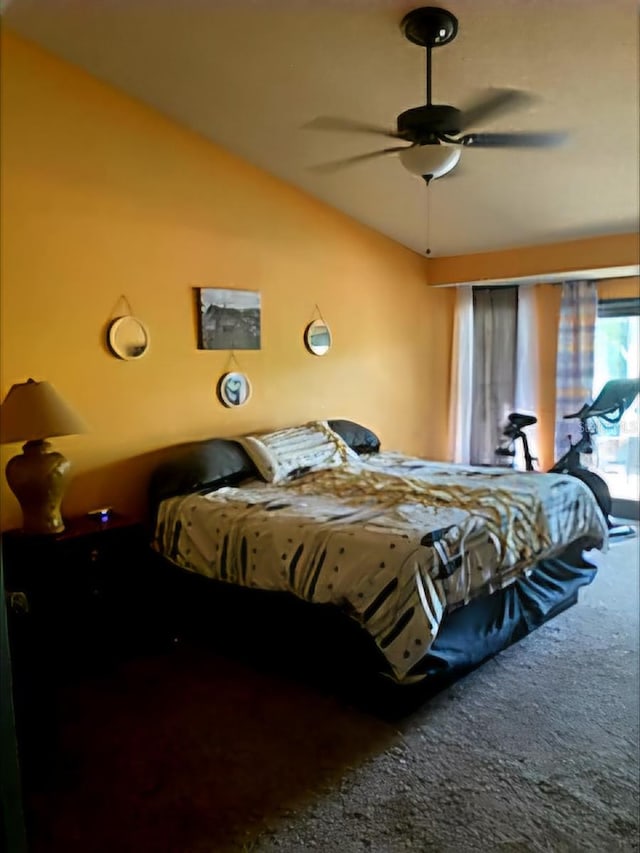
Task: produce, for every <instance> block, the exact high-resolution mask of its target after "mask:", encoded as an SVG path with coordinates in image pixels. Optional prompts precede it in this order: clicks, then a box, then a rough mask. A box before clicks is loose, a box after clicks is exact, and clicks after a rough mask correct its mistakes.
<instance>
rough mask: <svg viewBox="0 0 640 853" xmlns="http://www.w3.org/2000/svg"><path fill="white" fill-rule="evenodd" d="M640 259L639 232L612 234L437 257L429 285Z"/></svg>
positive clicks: (593, 267) (615, 264) (628, 263)
mask: <svg viewBox="0 0 640 853" xmlns="http://www.w3.org/2000/svg"><path fill="white" fill-rule="evenodd" d="M639 259H640V235H639V234H637V233H633V234H610V235H607V236H603V237H590V238H588V239H584V240H569V241H564V242H560V243H549V244H547V245H544V246H525V247H521V248H519V249H504V250H502V251H498V252H481V253H478V254H474V255H452V256H449V257H443V258H433V260H431V261H430V262H429V284H432V285H438V284H440V285H441V284H459V283H462V282H465V281H496V280H500V279H513V278H520V277H523V276H537V275H539V276H542V275H549V274H552V273H563V272H571V273H574V272H579V271H580V270H597V269H603V268H606V267H619V266H632V265H636V264H637V263H638V261H639ZM574 277H575V276H574Z"/></svg>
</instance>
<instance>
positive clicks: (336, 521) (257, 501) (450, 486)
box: [149, 420, 607, 686]
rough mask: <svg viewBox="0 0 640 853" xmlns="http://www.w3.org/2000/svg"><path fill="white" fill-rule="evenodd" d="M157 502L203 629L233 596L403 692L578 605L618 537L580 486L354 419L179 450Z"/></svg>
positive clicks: (240, 619) (256, 628)
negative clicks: (428, 451) (600, 552)
mask: <svg viewBox="0 0 640 853" xmlns="http://www.w3.org/2000/svg"><path fill="white" fill-rule="evenodd" d="M149 500H150V510H151V519H152V524H151V531H152V548H153V550H154V551H155V552H156V554H157V555H158V556H159V558H160V559H161V561H162V562H163V563H164V564H165V565H169V566H171V567H172V569H173V570H175V572H176V573H177V574H178V575H180V576H181V577H183V578H184V577H186V576H190V577H192V578H193V577H197V578H198V581H197V583H196V584H195V585H194V586H193V587H192V589H191V592H190V593H187V594H186V597H185V596H183V598H182V602H183V605H184V607H185V608H186V614H187V615H186V622H187V623H189V622H191V623H192V624H195V622H196V621H200V622H201V623H204V624H206V623H207V622H208V621H211V622H213V621H215V622H216V624H218V623H219V620H220V618H221V617H220V609H218V611H217V615H216V616H215V619H214V617H213V611H212V610H211V609H210V608H211V605H210V604H207V603H206V602H207V601H209V602H211V601H218V603H219V602H220V601H224V602H225V603H224V605H223V608H222V609H223V611H224V613H225V615H226V618H227V621H226V622H225V629H224V630H225V632H227V631H228V630H229V624H230V623H231V624H232V625H233V626H234V628H235V630H236V631H237V632H238V634H239V635H243V636H245V635H247V634H248V633H251V632H253V634H254V636H253V640H252V644H253V646H255V645H256V643H258V644H262V643H263V642H265V643H266V642H267V640H268V639H269V637H270V635H272V634H276V633H277V634H278V635H279V636H280V640H281V641H280V649H282V648H284V647H286V646H287V644H289V645H291V646H296V647H298V648H300V646H301V645H302V647H303V649H302V660H303V661H306V662H307V664H308V661H309V660H310V657H308V656H307V654H306V649H305V643H306V644H309V643H310V640H309V638H308V637H306V638H304V637H303V636H302V633H303V632H302V631H301V628H302V627H303V626H304V628H305V629H306V633H307V634H308V633H309V632H311V633H312V635H313V638H314V640H315V643H316V646H319V647H320V648H321V649H323V648H324V649H329V648H330V647H333V649H334V653H336V654H337V656H338V657H339V658H341V659H342V662H343V663H344V662H345V661H348V664H347V667H348V669H350V671H351V675H352V676H353V677H354V678H355V677H356V676H357V674H358V672H359V671H360V669H361V668H362V671H364V670H365V669H366V670H367V671H369V670H371V669H373V670H375V671H376V673H377V674H379V675H380V676H381V677H382V678H384V679H386V680H387V681H388V682H392V683H393V684H394V685H400V686H406V685H414V684H418V683H420V684H424V683H425V682H430V683H436V682H441V681H443V680H445V681H449V680H451V678H452V677H457V676H458V675H459V674H461V673H463V672H467V671H468V670H469V669H471V668H473V667H475V666H476V665H478V664H479V663H481V662H482V661H483V660H485V659H487V658H488V657H490V656H492V655H494V654H496V653H497V652H498V651H500V650H501V649H503V648H505V647H506V646H508V645H509V644H511V643H513V642H515V641H516V640H518V639H520V638H522V637H523V636H525V635H526V634H528V633H530V632H531V631H533V630H534V629H536V628H537V627H539V626H540V625H542V624H543V623H544V622H546V621H547V620H548V619H550V618H552V617H553V616H555V615H557V614H558V613H560V612H562V611H563V610H564V609H566V608H567V607H569V606H571V605H573V604H575V603H576V601H577V595H578V590H579V589H580V587H581V586H583V585H585V584H588V583H590V582H591V581H592V580H593V577H594V576H595V573H596V566H595V561H593V560H591V559H590V554H589V552H590V551H591V550H592V549H603V548H606V545H607V524H606V521H605V519H604V516H603V515H602V513H601V511H600V509H599V507H598V504H597V502H596V501H595V499H594V497H593V495H592V493H591V492H590V491H589V489H588V488H587V487H586V486H585V485H584V483H582V482H581V481H580V480H578V479H576V478H573V477H570V476H566V475H561V474H538V473H525V472H519V471H515V470H512V469H506V468H500V467H497V468H487V467H472V466H459V465H451V464H443V463H437V462H432V461H428V460H425V459H421V458H417V457H413V456H410V455H406V454H402V453H398V452H393V451H385V450H383V449H381V446H380V441H379V439H378V437H377V436H376V435H375V433H374V432H373V431H371V430H370V429H368V428H366V427H364V426H362V425H360V424H358V423H355V422H353V421H349V420H328V421H313V422H310V423H308V424H303V425H301V426H296V427H291V428H289V429H282V430H276V431H273V432H271V433H265V434H262V435H245V436H239V437H237V438H235V439H223V438H213V439H209V440H205V441H199V442H192V443H189V444H187V445H183V446H180V447H177V448H175V449H173V450H172V451H171V453H169V455H168V457H167V458H166V459H165V460H164V461H163V462H162V464H160V465H159V466H158V467H157V468H156V470H155V471H154V472H153V474H152V477H151V481H150V488H149ZM229 590H233V591H234V593H233V595H232V603H231V604H229V603H228V601H227V599H225V593H226V592H228V591H229ZM176 600H177V599H176ZM283 601H284V602H285V606H284V611H283V609H282V602H283ZM229 607H231V608H232V617H230V616H229V614H230V610H229ZM296 607H297V608H298V611H297V612H298V613H301V614H302V615H301V616H300V617H299V618H298V621H297V622H296V621H295V618H294V620H293V622H292V623H291V625H294V624H295V628H293V627H291V626H289V627H284V626H285V625H286V618H287V616H286V613H285V611H286V610H287V608H289V609H290V610H291V611H292V612H296ZM319 613H325V614H330V617H329V618H328V619H326V620H325V622H324V623H323V621H322V619H319V620H318V619H317V618H316V616H317V615H318V614H319ZM195 614H198V616H197V618H196V615H195ZM283 620H285V621H283ZM337 626H342V627H344V626H347V627H346V633H345V634H344V636H343V634H341V633H340V630H338V627H337ZM256 632H257V636H256ZM337 637H340V639H339V641H337V640H336V638H337ZM354 638H355V639H354ZM336 643H337V650H336ZM356 648H357V653H355V652H354V650H355V649H356ZM272 653H273V652H272ZM303 665H304V664H303Z"/></svg>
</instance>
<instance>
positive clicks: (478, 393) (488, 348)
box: [470, 287, 518, 465]
mask: <svg viewBox="0 0 640 853" xmlns="http://www.w3.org/2000/svg"><path fill="white" fill-rule="evenodd" d="M517 313H518V288H517V287H496V288H486V289H477V290H474V293H473V401H472V407H471V425H472V429H471V446H470V461H471V464H472V465H493V464H495V463H496V456H495V449H496V447H497V446H498V444H499V443H500V440H501V438H502V429H503V426H504V424H505V423H506V420H507V415H508V414H509V412H511V411H513V406H514V398H515V386H516V333H517Z"/></svg>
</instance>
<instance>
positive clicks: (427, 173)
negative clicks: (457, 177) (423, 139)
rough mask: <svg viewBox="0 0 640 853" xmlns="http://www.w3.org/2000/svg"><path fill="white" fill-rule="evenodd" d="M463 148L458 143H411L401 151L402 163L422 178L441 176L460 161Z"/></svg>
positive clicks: (409, 170)
mask: <svg viewBox="0 0 640 853" xmlns="http://www.w3.org/2000/svg"><path fill="white" fill-rule="evenodd" d="M461 153H462V149H461V148H460V147H459V146H457V145H446V144H443V143H430V144H428V145H411V146H410V147H409V148H404V149H403V150H402V151H400V152H399V157H400V160H401V161H402V165H403V166H404V167H405V169H406V170H407V171H408V172H411V174H412V175H417V176H418V177H420V178H426V177H430V178H441V177H442V176H443V175H446V174H448V173H449V172H450V171H451V170H452V169H454V168H455V166H456V165H457V163H458V160H459V159H460V154H461Z"/></svg>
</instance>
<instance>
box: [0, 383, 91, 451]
mask: <svg viewBox="0 0 640 853" xmlns="http://www.w3.org/2000/svg"><path fill="white" fill-rule="evenodd" d="M86 431H87V427H86V424H85V423H84V421H83V420H82V418H81V417H80V416H79V415H78V414H76V413H75V412H74V411H73V409H72V408H71V407H70V406H69V405H68V404H67V403H66V402H65V401H64V400H63V399H62V397H61V396H60V395H59V394H58V392H57V391H56V390H55V388H54V387H53V385H51V384H50V383H49V382H35V381H34V380H33V379H29V380H28V381H27V382H21V383H18V384H16V385H12V386H11V388H10V389H9V393H8V394H7V396H6V397H5V399H4V401H3V403H2V406H0V442H1V443H2V444H10V443H11V442H14V441H37V440H40V439H44V438H51V437H52V436H54V435H76V434H78V433H81V432H86Z"/></svg>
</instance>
